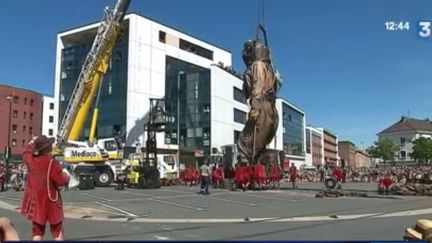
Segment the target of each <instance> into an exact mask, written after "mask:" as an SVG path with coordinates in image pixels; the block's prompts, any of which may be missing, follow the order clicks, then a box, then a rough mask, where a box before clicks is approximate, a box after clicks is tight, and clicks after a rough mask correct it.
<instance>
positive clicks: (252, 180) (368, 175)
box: [180, 164, 432, 188]
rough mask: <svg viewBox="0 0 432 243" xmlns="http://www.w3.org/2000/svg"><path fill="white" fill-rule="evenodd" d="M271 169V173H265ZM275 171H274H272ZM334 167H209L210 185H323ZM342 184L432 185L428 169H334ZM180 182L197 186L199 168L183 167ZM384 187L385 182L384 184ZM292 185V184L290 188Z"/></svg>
mask: <svg viewBox="0 0 432 243" xmlns="http://www.w3.org/2000/svg"><path fill="white" fill-rule="evenodd" d="M271 168H273V171H269V170H270V169H271ZM275 168H277V169H275ZM334 172H335V170H334V167H328V168H327V167H321V168H317V169H303V168H299V169H297V167H296V166H295V165H294V164H292V165H291V166H281V167H274V166H273V167H272V166H270V167H269V168H264V167H263V166H262V165H261V164H258V165H255V166H248V167H240V166H235V167H226V168H224V167H223V165H222V164H215V165H210V172H209V173H210V176H209V178H210V182H211V184H212V185H213V186H214V187H215V188H218V187H223V181H224V179H228V180H232V184H233V185H234V186H235V185H237V187H240V188H242V187H246V186H248V185H250V184H255V185H258V186H259V187H264V186H265V185H268V184H269V183H270V182H273V183H274V182H276V181H277V182H279V181H281V180H282V179H283V180H284V181H286V182H295V183H296V182H314V183H323V182H324V181H325V178H326V176H328V175H331V176H334ZM336 172H337V174H338V177H340V178H339V180H340V181H341V182H342V183H368V182H369V183H377V184H379V183H380V182H381V181H382V180H384V181H386V182H388V181H391V182H392V183H401V184H405V183H407V182H419V183H424V184H432V166H415V167H397V166H386V167H379V168H377V167H371V168H348V167H347V168H339V170H336ZM180 180H181V181H182V182H183V183H184V184H186V185H190V186H192V185H197V184H199V183H200V170H199V168H194V167H187V168H185V169H184V170H182V171H181V172H180ZM385 184H387V183H385ZM295 186H296V185H294V184H293V187H295Z"/></svg>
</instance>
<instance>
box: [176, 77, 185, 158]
mask: <svg viewBox="0 0 432 243" xmlns="http://www.w3.org/2000/svg"><path fill="white" fill-rule="evenodd" d="M184 74H185V72H183V71H179V72H178V74H177V146H178V148H177V163H179V164H180V76H181V75H184Z"/></svg>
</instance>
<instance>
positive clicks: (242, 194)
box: [233, 192, 304, 202]
mask: <svg viewBox="0 0 432 243" xmlns="http://www.w3.org/2000/svg"><path fill="white" fill-rule="evenodd" d="M233 194H234V193H233ZM236 195H239V196H246V197H255V198H263V199H268V200H276V201H284V202H300V201H304V200H303V199H288V198H279V197H270V196H259V195H255V194H252V193H247V192H246V193H236Z"/></svg>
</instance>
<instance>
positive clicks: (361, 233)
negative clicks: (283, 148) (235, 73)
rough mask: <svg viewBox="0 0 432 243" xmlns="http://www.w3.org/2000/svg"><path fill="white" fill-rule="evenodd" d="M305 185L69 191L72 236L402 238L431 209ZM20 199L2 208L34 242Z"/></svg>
mask: <svg viewBox="0 0 432 243" xmlns="http://www.w3.org/2000/svg"><path fill="white" fill-rule="evenodd" d="M288 186H289V185H284V187H283V188H287V187H288ZM299 186H300V189H303V190H292V189H286V190H284V189H283V190H273V191H250V192H249V191H247V192H242V191H236V192H231V191H227V190H212V191H211V192H212V194H211V195H209V196H203V195H199V194H197V193H196V192H197V191H198V188H197V187H186V186H173V187H163V188H161V189H155V190H140V189H127V190H124V191H115V190H114V189H113V188H97V189H96V190H91V191H68V192H63V194H62V195H63V199H64V202H65V203H64V207H65V214H66V217H67V219H66V222H65V226H66V235H67V237H68V239H76V240H85V239H87V240H99V239H100V240H120V239H124V240H141V239H143V240H164V239H166V240H200V239H201V240H235V239H238V240H240V239H254V240H258V239H273V240H276V239H279V240H282V239H286V240H368V239H369V240H370V239H376V240H400V239H402V238H401V237H402V234H403V231H404V229H405V227H407V226H410V225H413V224H415V221H416V219H417V218H419V217H430V215H431V213H432V206H431V200H430V198H427V197H404V198H402V199H400V200H394V199H377V198H320V199H319V198H315V197H314V195H315V193H316V192H314V191H313V190H311V189H319V187H320V185H319V184H315V185H313V184H308V183H300V184H299ZM349 186H350V188H353V189H355V188H365V190H370V191H372V190H373V188H374V187H376V185H373V184H370V185H366V184H357V183H356V185H349ZM346 188H348V185H346ZM20 197H21V193H18V192H12V191H8V192H1V193H0V212H1V213H2V215H5V216H8V217H10V218H11V219H12V220H14V222H15V224H16V225H17V227H18V231H19V233H20V234H21V235H22V236H24V237H23V238H24V239H28V237H29V233H30V223H28V222H27V221H26V220H25V219H24V218H23V217H22V216H20V215H18V214H17V212H16V211H14V210H15V209H16V208H17V207H18V206H19V199H20Z"/></svg>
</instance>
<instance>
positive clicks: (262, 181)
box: [253, 162, 267, 189]
mask: <svg viewBox="0 0 432 243" xmlns="http://www.w3.org/2000/svg"><path fill="white" fill-rule="evenodd" d="M253 173H254V176H253V178H254V180H255V183H256V184H255V186H256V189H264V188H265V185H266V180H267V175H266V172H265V168H264V165H262V164H261V162H258V164H256V165H255V168H254V170H253Z"/></svg>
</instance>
